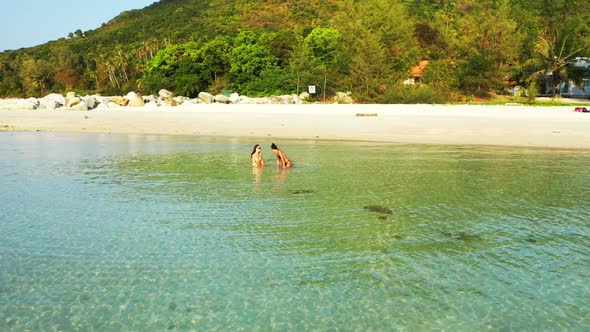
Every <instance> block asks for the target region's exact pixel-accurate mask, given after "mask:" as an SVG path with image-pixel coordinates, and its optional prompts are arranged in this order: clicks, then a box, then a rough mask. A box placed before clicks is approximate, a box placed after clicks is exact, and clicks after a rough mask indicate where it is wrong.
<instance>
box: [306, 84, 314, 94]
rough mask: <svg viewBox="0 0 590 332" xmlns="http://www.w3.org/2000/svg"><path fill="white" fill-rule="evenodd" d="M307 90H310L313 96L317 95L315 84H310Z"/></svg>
mask: <svg viewBox="0 0 590 332" xmlns="http://www.w3.org/2000/svg"><path fill="white" fill-rule="evenodd" d="M307 92H309V94H310V95H311V96H312V97H315V85H308V86H307Z"/></svg>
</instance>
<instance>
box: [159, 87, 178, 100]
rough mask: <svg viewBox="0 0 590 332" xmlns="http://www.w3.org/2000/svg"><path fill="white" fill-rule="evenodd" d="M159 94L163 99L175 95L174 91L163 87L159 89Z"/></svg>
mask: <svg viewBox="0 0 590 332" xmlns="http://www.w3.org/2000/svg"><path fill="white" fill-rule="evenodd" d="M158 95H159V96H160V97H161V98H162V99H168V98H172V97H174V93H172V92H170V91H168V90H166V89H161V90H160V91H158Z"/></svg>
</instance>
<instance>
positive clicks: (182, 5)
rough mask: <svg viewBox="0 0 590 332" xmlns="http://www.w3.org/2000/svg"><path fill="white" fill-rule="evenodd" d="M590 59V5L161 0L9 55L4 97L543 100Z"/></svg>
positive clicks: (0, 89)
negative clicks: (161, 94) (516, 93)
mask: <svg viewBox="0 0 590 332" xmlns="http://www.w3.org/2000/svg"><path fill="white" fill-rule="evenodd" d="M64 33H67V32H64ZM589 56H590V1H588V0H456V1H451V0H372V1H354V0H341V1H335V0H323V1H318V0H307V1H296V0H283V1H278V0H274V1H273V0H265V1H246V0H210V1H206V0H161V1H159V2H156V3H153V4H152V5H150V6H148V7H146V8H144V9H141V10H132V11H127V12H124V13H122V14H121V15H119V16H117V17H115V18H113V19H112V20H111V21H109V22H108V23H106V24H103V25H102V26H101V27H100V28H98V29H95V30H90V31H80V30H77V31H75V32H71V33H69V36H68V38H62V39H59V40H56V41H51V42H48V43H46V44H44V45H40V46H37V47H32V48H25V49H20V50H10V51H5V52H2V53H0V97H11V96H14V97H26V96H36V97H41V96H44V95H46V94H48V93H50V92H58V93H65V92H66V91H71V90H74V91H76V92H78V93H81V94H84V93H86V94H103V95H117V94H119V95H120V94H125V93H127V92H129V91H137V92H141V93H143V94H153V93H156V92H157V91H158V90H159V89H161V88H165V89H168V90H171V91H173V92H174V93H176V94H177V95H184V96H188V97H194V96H196V95H197V94H198V93H199V92H200V91H209V92H212V93H219V92H222V91H224V90H225V91H234V92H238V93H239V94H241V95H247V96H260V95H273V94H274V95H279V94H292V93H299V92H302V91H304V90H305V89H306V87H307V86H308V85H315V86H317V88H318V92H319V93H322V94H327V95H328V96H330V95H332V94H334V93H335V92H336V91H348V92H351V94H352V96H353V97H354V99H355V100H357V101H358V102H376V103H400V102H446V101H462V100H466V99H468V98H471V97H473V96H489V95H493V94H507V93H509V92H510V87H511V86H514V85H518V86H522V87H523V89H522V91H525V92H526V93H527V94H528V95H530V96H536V95H538V94H539V93H547V91H545V87H546V82H545V81H546V80H547V77H548V76H547V74H551V75H550V76H551V80H552V82H553V83H558V82H561V81H566V80H567V81H572V82H582V81H583V80H584V78H588V77H590V76H589V75H590V73H588V69H587V68H586V69H584V68H578V67H576V66H573V65H572V64H573V63H574V61H575V59H576V58H577V57H589ZM419 63H424V64H426V65H427V66H425V67H424V68H422V69H421V70H419V71H418V73H416V72H415V71H416V70H414V71H413V70H412V68H413V67H415V66H416V65H417V64H419ZM413 72H414V73H413ZM410 83H415V84H410ZM553 92H555V89H554V90H553Z"/></svg>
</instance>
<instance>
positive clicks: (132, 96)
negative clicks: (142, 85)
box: [125, 92, 145, 107]
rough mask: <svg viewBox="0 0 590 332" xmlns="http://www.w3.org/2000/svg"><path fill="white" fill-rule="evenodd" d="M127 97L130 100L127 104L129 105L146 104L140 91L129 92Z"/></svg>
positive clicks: (139, 105)
mask: <svg viewBox="0 0 590 332" xmlns="http://www.w3.org/2000/svg"><path fill="white" fill-rule="evenodd" d="M125 99H127V100H129V103H128V104H127V106H129V107H143V106H145V102H144V101H143V97H142V96H141V94H140V93H135V92H129V93H128V94H127V95H126V96H125Z"/></svg>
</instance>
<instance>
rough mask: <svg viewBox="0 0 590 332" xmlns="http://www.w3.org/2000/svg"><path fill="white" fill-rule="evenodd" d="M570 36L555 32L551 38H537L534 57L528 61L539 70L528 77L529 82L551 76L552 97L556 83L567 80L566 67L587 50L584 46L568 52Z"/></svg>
mask: <svg viewBox="0 0 590 332" xmlns="http://www.w3.org/2000/svg"><path fill="white" fill-rule="evenodd" d="M572 36H573V35H572V34H567V33H560V31H556V32H555V34H554V36H553V38H551V37H547V38H545V37H543V36H539V40H538V41H537V43H535V49H534V53H535V54H536V56H535V57H534V58H533V59H531V60H530V61H529V62H530V64H532V65H533V66H535V67H536V68H541V69H540V70H537V71H535V72H534V73H532V74H531V75H530V77H529V79H530V80H536V79H537V78H539V77H540V76H549V75H551V77H552V79H551V85H552V95H553V96H555V95H556V92H557V84H556V83H559V82H562V81H563V80H565V79H568V78H569V77H568V73H567V67H568V66H569V65H571V64H573V63H574V62H575V61H576V59H575V58H576V56H577V55H579V54H580V52H582V51H583V50H585V49H586V48H588V47H587V46H585V47H580V48H577V49H574V50H572V51H569V49H570V43H571V41H570V37H572ZM568 51H569V52H568Z"/></svg>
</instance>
